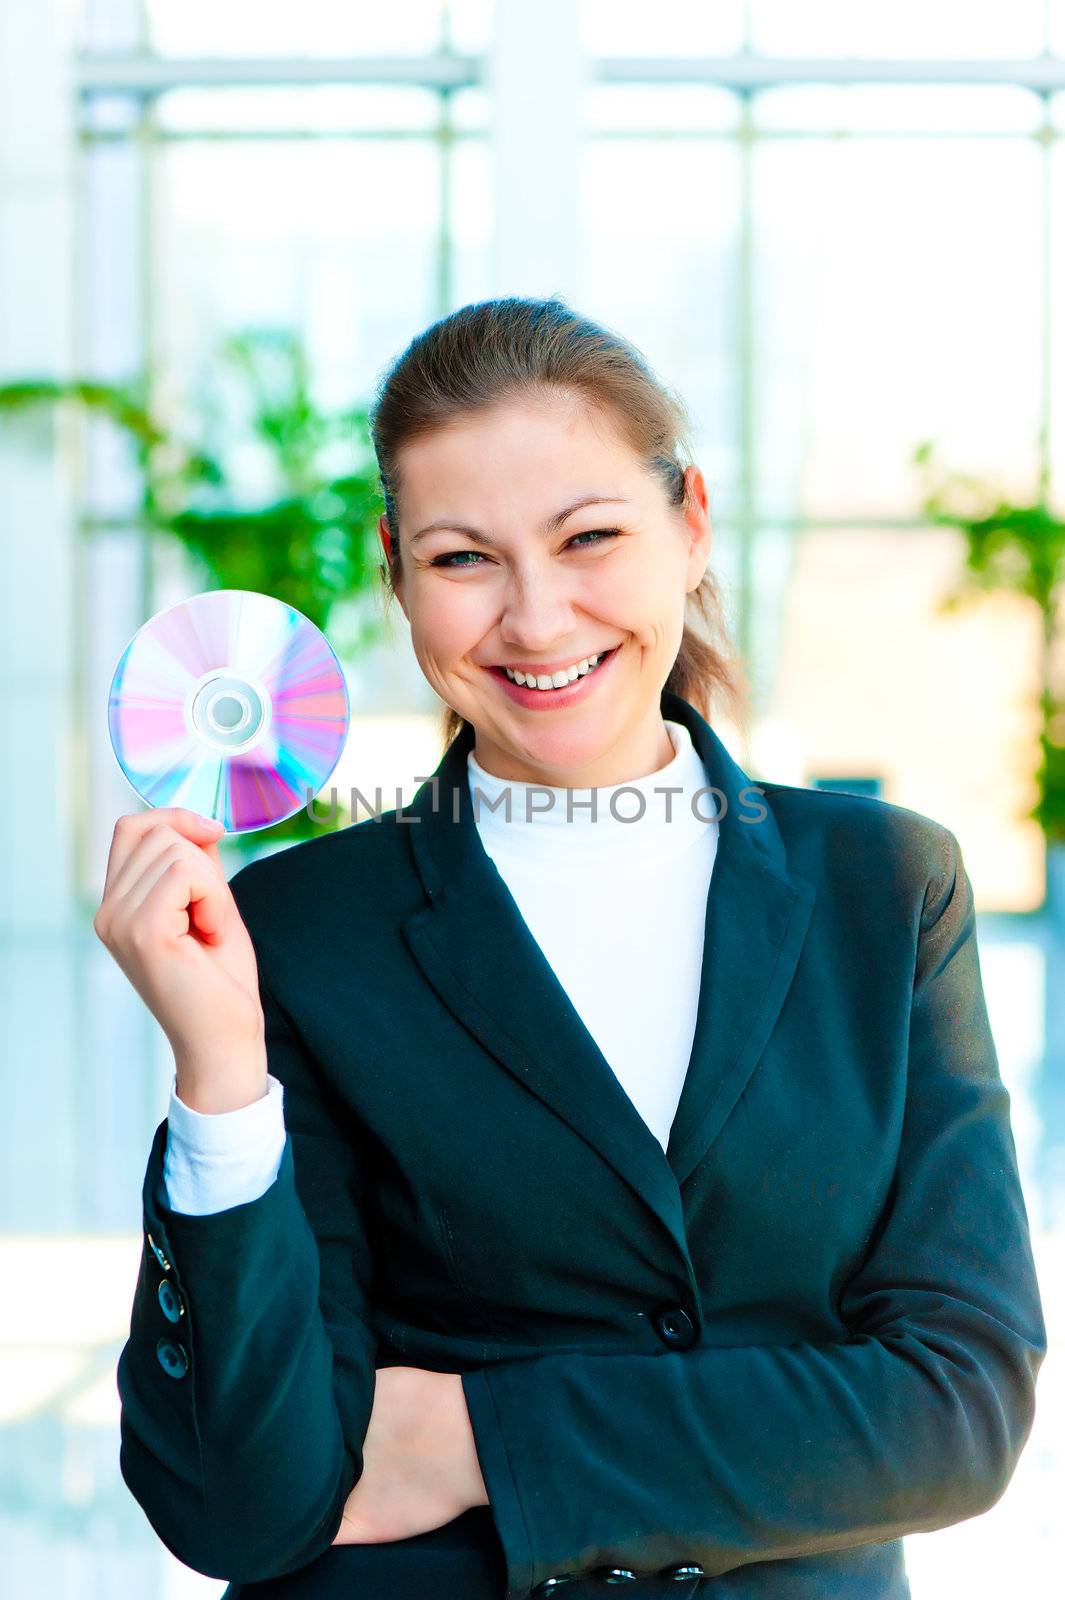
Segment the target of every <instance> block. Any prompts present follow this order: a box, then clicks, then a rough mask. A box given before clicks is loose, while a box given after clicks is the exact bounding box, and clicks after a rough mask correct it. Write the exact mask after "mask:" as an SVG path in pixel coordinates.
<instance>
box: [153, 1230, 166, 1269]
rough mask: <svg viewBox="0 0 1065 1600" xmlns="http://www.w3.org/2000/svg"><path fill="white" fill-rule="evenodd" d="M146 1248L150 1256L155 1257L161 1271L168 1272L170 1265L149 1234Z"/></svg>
mask: <svg viewBox="0 0 1065 1600" xmlns="http://www.w3.org/2000/svg"><path fill="white" fill-rule="evenodd" d="M148 1248H149V1249H150V1250H151V1252H152V1255H153V1256H154V1257H155V1259H156V1261H158V1263H159V1265H160V1266H161V1267H162V1269H163V1271H164V1272H169V1271H170V1263H169V1261H168V1260H167V1259H166V1256H164V1254H163V1252H162V1251H161V1250H160V1248H159V1246H158V1245H157V1244H156V1242H155V1240H154V1239H153V1238H152V1236H151V1234H149V1235H148Z"/></svg>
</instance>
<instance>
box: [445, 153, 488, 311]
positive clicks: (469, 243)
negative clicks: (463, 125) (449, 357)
mask: <svg viewBox="0 0 1065 1600" xmlns="http://www.w3.org/2000/svg"><path fill="white" fill-rule="evenodd" d="M494 226H495V194H494V190H493V186H492V152H491V149H490V147H489V146H488V145H487V144H486V143H484V142H483V141H482V140H480V139H463V140H462V142H461V143H459V144H456V145H455V146H454V147H453V148H452V151H451V206H450V210H449V220H448V233H449V236H450V240H451V307H452V308H454V307H457V306H462V305H468V304H469V303H470V302H471V301H474V300H487V299H488V298H489V297H490V296H491V294H492V247H493V229H494Z"/></svg>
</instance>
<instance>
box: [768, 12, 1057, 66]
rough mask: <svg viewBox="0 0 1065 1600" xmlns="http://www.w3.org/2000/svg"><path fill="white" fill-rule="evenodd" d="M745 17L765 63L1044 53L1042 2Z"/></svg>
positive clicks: (773, 14)
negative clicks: (772, 58)
mask: <svg viewBox="0 0 1065 1600" xmlns="http://www.w3.org/2000/svg"><path fill="white" fill-rule="evenodd" d="M750 16H751V47H752V49H754V50H757V51H760V52H762V53H764V54H766V55H781V56H832V57H839V56H859V57H861V56H866V57H874V56H880V57H891V56H910V57H916V58H920V57H928V58H931V57H936V58H944V59H949V58H951V57H958V58H964V57H966V56H975V57H981V58H988V57H991V58H993V57H995V56H1013V57H1017V56H1030V55H1036V54H1038V52H1039V51H1040V50H1041V49H1042V46H1043V0H1012V4H1010V5H1008V6H1003V5H999V6H978V5H973V4H972V0H936V3H935V4H934V5H929V4H928V0H892V4H891V5H883V4H881V5H855V4H854V0H803V3H802V4H801V5H796V3H795V0H750Z"/></svg>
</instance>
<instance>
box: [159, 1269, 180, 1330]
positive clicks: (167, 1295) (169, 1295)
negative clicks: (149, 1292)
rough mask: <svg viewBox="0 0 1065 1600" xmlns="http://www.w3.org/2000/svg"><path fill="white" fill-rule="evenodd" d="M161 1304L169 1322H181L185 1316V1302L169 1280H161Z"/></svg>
mask: <svg viewBox="0 0 1065 1600" xmlns="http://www.w3.org/2000/svg"><path fill="white" fill-rule="evenodd" d="M159 1304H160V1305H161V1306H162V1308H163V1316H164V1317H165V1318H166V1320H167V1321H168V1322H180V1321H181V1319H182V1317H183V1316H184V1315H185V1302H184V1300H182V1298H181V1295H180V1294H179V1293H178V1291H177V1290H176V1289H175V1288H174V1285H173V1284H172V1283H171V1282H170V1279H169V1278H160V1279H159Z"/></svg>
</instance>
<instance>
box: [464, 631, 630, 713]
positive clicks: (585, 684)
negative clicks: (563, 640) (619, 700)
mask: <svg viewBox="0 0 1065 1600" xmlns="http://www.w3.org/2000/svg"><path fill="white" fill-rule="evenodd" d="M620 650H621V646H620V645H615V646H614V648H613V649H612V650H611V651H610V652H609V653H608V654H604V657H603V659H602V661H600V663H599V665H598V666H597V667H595V668H594V670H593V671H591V672H586V673H584V675H583V676H582V677H579V678H574V680H573V682H572V683H570V684H567V685H566V687H565V688H564V689H527V688H526V687H525V685H524V684H523V683H514V682H513V681H512V680H511V679H510V678H508V677H507V675H506V673H505V672H504V670H503V668H502V667H488V668H487V671H489V672H490V673H491V674H492V676H493V678H495V680H496V682H497V683H499V684H501V685H502V687H503V692H504V693H505V694H508V695H509V696H510V698H511V699H512V700H515V701H517V703H518V705H520V706H527V707H528V708H529V709H530V710H533V711H561V710H564V709H565V708H567V707H568V706H572V705H574V704H575V703H576V702H577V701H578V700H584V699H586V698H587V696H588V695H590V694H592V693H594V689H595V685H596V683H597V682H598V680H599V679H600V678H601V677H603V676H605V675H606V674H608V673H609V672H610V670H611V668H612V666H613V664H614V658H615V656H616V655H617V654H618V653H619V651H620ZM542 670H543V671H544V672H546V671H547V670H548V669H547V668H546V667H544V668H543V669H542ZM555 670H556V671H561V667H557V668H556V669H555Z"/></svg>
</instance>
